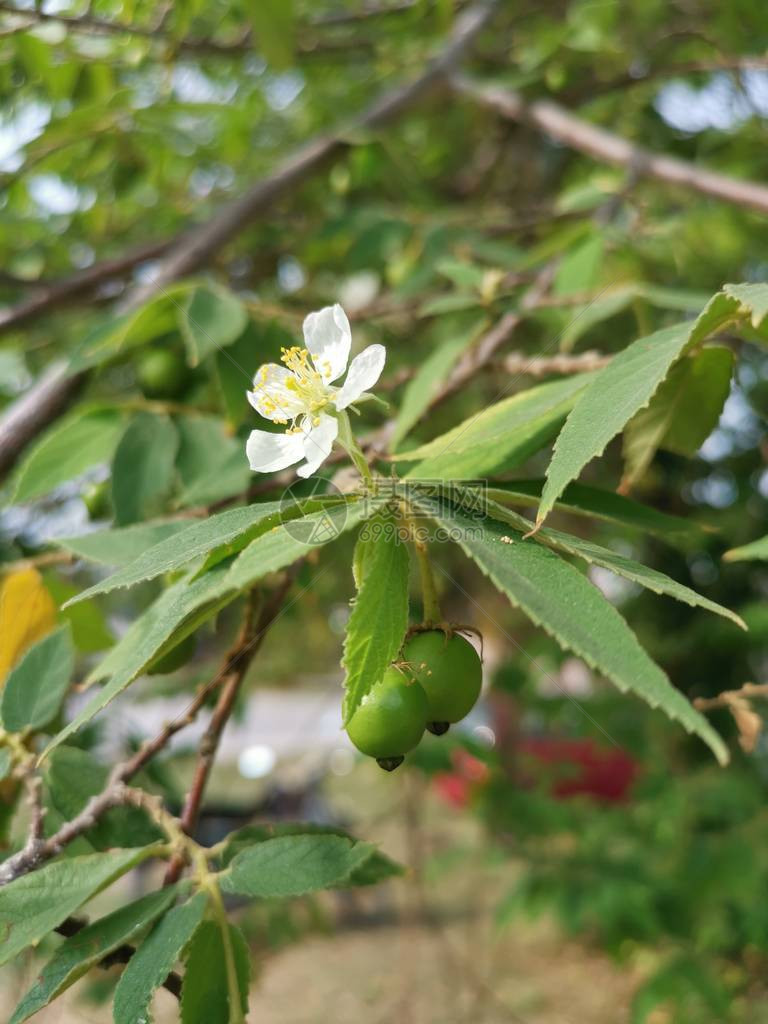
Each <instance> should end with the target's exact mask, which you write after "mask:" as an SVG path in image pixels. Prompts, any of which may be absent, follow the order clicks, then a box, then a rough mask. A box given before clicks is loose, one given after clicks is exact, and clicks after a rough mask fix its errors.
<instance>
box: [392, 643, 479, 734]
mask: <svg viewBox="0 0 768 1024" xmlns="http://www.w3.org/2000/svg"><path fill="white" fill-rule="evenodd" d="M403 658H404V659H405V661H406V662H407V664H408V667H409V669H410V671H411V672H412V673H413V675H414V677H415V678H416V680H417V682H419V683H420V684H421V687H422V689H423V690H424V693H426V695H427V701H428V703H429V716H428V725H427V728H428V729H429V731H430V732H433V733H435V735H437V736H441V735H442V734H443V733H444V732H446V731H447V728H448V725H449V724H451V723H453V722H459V721H461V719H462V718H464V716H465V715H467V714H469V712H470V711H471V710H472V708H473V707H474V706H475V702H476V701H477V698H478V697H479V696H480V688H481V686H482V683H483V667H482V663H481V661H480V657H479V655H478V653H477V651H476V650H475V648H474V647H473V646H472V644H471V643H470V642H469V641H468V640H466V639H465V638H464V637H463V636H461V634H459V633H447V632H444V631H443V630H442V629H430V630H426V631H424V632H422V633H414V635H413V636H412V637H411V638H410V639H409V640H408V641H407V643H406V644H405V647H404V648H403Z"/></svg>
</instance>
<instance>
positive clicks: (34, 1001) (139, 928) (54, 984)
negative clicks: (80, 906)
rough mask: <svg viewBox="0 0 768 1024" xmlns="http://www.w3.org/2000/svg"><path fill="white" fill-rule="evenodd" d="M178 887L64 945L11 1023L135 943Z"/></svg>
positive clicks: (129, 907)
mask: <svg viewBox="0 0 768 1024" xmlns="http://www.w3.org/2000/svg"><path fill="white" fill-rule="evenodd" d="M175 896H176V888H175V886H169V887H168V888H166V889H161V890H160V891H159V892H153V893H149V895H147V896H143V897H142V898H141V899H138V900H135V901H134V902H133V903H128V904H126V905H125V906H123V907H120V908H119V909H118V910H115V911H113V912H112V913H111V914H107V915H106V916H105V917H102V918H99V920H98V921H94V922H93V923H92V924H89V925H87V926H86V927H85V928H83V929H82V930H81V931H79V932H77V934H76V935H73V936H71V937H70V938H68V939H67V940H66V941H65V942H63V943H62V944H61V945H60V946H59V948H58V949H57V950H56V952H55V953H54V954H53V956H52V957H51V959H50V960H49V961H48V963H47V964H46V965H45V967H43V969H42V971H41V972H40V974H39V975H38V977H37V980H36V981H35V984H34V985H33V986H32V988H31V989H30V990H29V992H27V994H26V995H25V996H24V998H23V999H22V1000H21V1002H20V1003H19V1005H18V1006H17V1007H16V1010H15V1012H14V1014H13V1017H12V1018H11V1020H10V1022H9V1024H23V1021H25V1020H28V1019H29V1018H30V1017H31V1016H33V1015H34V1014H35V1013H37V1012H38V1011H39V1010H42V1009H43V1007H45V1006H47V1005H48V1004H49V1003H50V1002H51V1001H52V1000H54V999H56V997H57V996H60V995H61V993H62V992H64V991H66V989H68V988H69V987H70V985H74V983H75V982H76V981H77V980H78V979H79V978H82V976H83V975H84V974H85V973H86V972H87V971H88V970H89V969H90V968H91V967H93V966H95V965H96V964H98V963H99V961H100V960H102V959H103V958H104V957H105V956H107V955H108V954H109V953H111V952H113V950H115V949H117V948H118V947H119V946H122V945H123V943H126V942H133V941H135V939H136V938H137V937H139V936H140V935H141V934H142V933H143V931H144V930H145V929H146V928H148V927H149V925H151V924H152V923H153V922H154V921H156V920H157V919H158V917H160V915H161V914H163V913H164V912H165V911H166V910H167V909H168V907H169V906H170V905H171V903H173V901H174V899H175Z"/></svg>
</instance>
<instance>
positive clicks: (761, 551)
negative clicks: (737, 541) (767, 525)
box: [723, 536, 768, 562]
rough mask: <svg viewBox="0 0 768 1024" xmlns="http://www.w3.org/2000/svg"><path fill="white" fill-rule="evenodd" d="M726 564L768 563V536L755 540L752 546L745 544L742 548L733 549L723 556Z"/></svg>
mask: <svg viewBox="0 0 768 1024" xmlns="http://www.w3.org/2000/svg"><path fill="white" fill-rule="evenodd" d="M723 558H724V560H725V561H726V562H748V561H750V560H755V561H762V562H766V561H768V536H765V537H760V539H759V540H753V541H752V542H751V543H750V544H744V545H742V546H741V547H740V548H731V550H730V551H726V552H725V554H724V555H723Z"/></svg>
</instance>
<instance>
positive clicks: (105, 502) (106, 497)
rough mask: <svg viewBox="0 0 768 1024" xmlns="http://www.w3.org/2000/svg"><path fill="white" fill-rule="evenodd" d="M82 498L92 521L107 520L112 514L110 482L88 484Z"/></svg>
mask: <svg viewBox="0 0 768 1024" xmlns="http://www.w3.org/2000/svg"><path fill="white" fill-rule="evenodd" d="M81 497H82V499H83V503H84V504H85V507H86V509H87V510H88V516H89V518H90V519H106V518H107V517H108V516H110V515H111V514H112V504H111V501H110V484H109V481H108V480H102V481H101V483H98V484H88V486H87V487H86V488H85V490H84V491H83V493H82V495H81Z"/></svg>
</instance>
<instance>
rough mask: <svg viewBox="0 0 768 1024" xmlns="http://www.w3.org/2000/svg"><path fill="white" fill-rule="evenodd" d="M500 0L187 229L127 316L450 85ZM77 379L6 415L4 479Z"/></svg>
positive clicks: (485, 2)
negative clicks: (364, 135) (405, 79)
mask: <svg viewBox="0 0 768 1024" xmlns="http://www.w3.org/2000/svg"><path fill="white" fill-rule="evenodd" d="M497 2H498V0H479V2H478V3H475V4H473V5H472V6H471V7H469V8H468V9H467V10H466V11H464V12H463V13H462V14H461V15H460V16H459V17H458V18H457V19H456V21H455V24H454V29H453V32H452V34H451V36H450V38H449V40H448V42H447V43H446V45H445V47H444V48H443V49H442V51H441V52H440V53H439V54H438V55H437V56H436V57H435V58H434V59H433V60H432V61H431V62H430V63H429V64H428V66H427V68H426V69H425V71H424V72H423V73H422V74H421V76H419V77H418V78H416V79H415V80H413V81H412V82H409V83H407V84H405V85H401V86H399V87H397V88H395V89H392V90H390V91H388V92H385V93H383V94H382V95H381V96H380V97H379V98H378V99H376V100H374V102H373V103H372V104H371V106H370V107H369V108H368V109H367V110H366V111H365V112H364V113H362V114H361V115H359V116H358V117H357V119H356V120H354V121H353V122H352V123H351V124H349V125H344V126H340V127H339V128H338V129H337V130H336V132H334V133H332V134H330V135H326V136H319V137H318V138H315V139H313V140H311V141H310V142H308V143H307V144H306V145H305V146H303V147H302V148H301V149H300V150H299V151H298V152H296V153H294V154H293V155H292V156H289V157H288V158H287V159H286V160H285V161H284V162H283V163H282V164H281V166H280V167H279V168H278V169H277V170H276V171H275V172H274V173H273V174H271V175H269V176H267V177H266V178H263V179H261V180H260V181H258V182H257V183H256V184H255V185H253V186H252V187H251V188H250V189H248V190H247V191H246V192H245V193H243V195H241V196H240V197H238V198H237V199H234V200H232V201H231V202H230V203H228V204H227V205H225V206H224V207H223V208H222V209H221V210H220V211H219V212H218V213H216V214H214V215H213V217H211V219H210V220H208V221H206V222H204V223H203V224H200V225H199V226H198V227H196V228H192V229H191V230H190V231H188V232H185V233H184V234H183V235H181V236H179V237H178V238H177V239H175V240H174V241H173V242H172V243H171V244H170V245H169V248H168V251H167V254H166V256H165V259H164V260H163V262H162V263H161V265H160V267H159V269H158V271H157V274H156V275H155V277H154V279H153V280H152V281H149V282H147V283H146V284H144V285H140V286H137V287H136V288H135V289H133V290H132V291H131V292H130V293H129V295H128V296H127V297H126V299H125V301H124V302H122V303H121V305H120V310H121V311H122V312H125V311H129V310H133V309H136V308H138V307H139V306H141V305H143V304H144V303H145V302H147V301H148V300H149V299H151V298H153V297H154V296H155V295H157V294H158V293H162V291H163V288H164V287H165V286H166V285H168V284H169V283H170V282H172V281H175V280H177V279H178V278H180V277H182V276H184V275H185V274H188V273H190V272H191V271H193V270H197V269H198V268H199V267H200V266H202V265H203V264H204V263H205V262H206V261H207V260H208V259H209V258H210V257H211V256H213V254H214V253H216V252H217V251H218V250H219V249H220V248H221V247H222V246H224V245H225V244H226V243H227V242H229V241H231V240H232V239H233V238H235V237H236V236H237V235H238V234H240V232H242V231H243V230H244V229H245V228H247V227H248V225H249V224H251V223H252V221H253V220H255V218H256V217H258V216H259V215H260V214H262V213H265V212H267V211H272V209H273V206H274V204H275V202H276V201H277V200H278V199H279V198H281V197H282V196H283V195H285V194H286V193H288V192H290V191H291V190H293V189H296V188H298V187H299V186H300V185H301V184H302V183H303V182H304V181H306V180H307V178H309V177H310V176H311V175H312V174H314V173H315V172H316V171H318V170H320V169H322V168H323V167H325V166H326V165H327V163H328V162H329V161H330V160H331V159H333V158H334V157H336V156H337V155H338V154H339V153H341V152H342V151H344V150H345V149H346V148H347V147H348V146H350V145H351V144H352V143H351V141H350V140H351V138H352V137H353V135H354V134H355V133H357V132H360V131H364V130H371V129H375V128H379V127H381V126H382V125H384V124H386V123H387V122H389V121H391V120H393V119H394V118H396V117H398V116H399V115H400V114H402V113H404V112H405V111H406V110H408V109H409V108H410V107H412V106H413V105H414V104H416V103H417V102H419V101H420V100H421V99H423V98H424V97H425V96H426V95H428V94H429V93H431V92H432V91H434V89H435V88H437V87H438V86H439V85H441V84H444V83H445V82H446V81H447V77H448V75H450V74H451V73H452V72H454V71H455V69H456V66H457V65H458V63H459V60H460V59H461V57H462V55H463V53H464V52H465V50H466V49H467V48H468V47H469V45H470V43H471V42H472V40H473V39H474V38H475V36H476V35H477V34H478V32H480V30H481V29H482V28H483V26H484V25H485V24H486V23H487V21H488V20H489V18H490V16H491V14H492V13H493V11H494V10H495V8H496V5H497ZM83 380H84V377H83V375H82V374H78V375H77V376H75V377H68V376H67V375H66V373H63V372H60V373H59V378H58V380H57V382H56V383H53V382H52V381H48V382H47V383H46V385H45V386H43V384H42V382H40V383H38V384H36V385H35V386H33V387H32V389H31V390H30V391H29V392H28V393H27V395H26V396H25V397H24V399H21V400H17V402H15V403H14V404H13V405H11V407H10V408H9V409H8V410H7V411H6V412H5V414H4V415H3V417H2V418H0V453H1V454H0V475H2V474H3V473H5V472H7V471H8V470H9V469H10V468H11V467H12V466H13V465H14V464H15V462H16V460H17V459H18V457H19V455H20V454H21V452H22V451H23V449H24V448H25V447H26V445H27V444H29V442H30V441H31V440H32V439H33V438H34V437H36V436H37V435H38V434H39V433H40V432H41V431H42V430H44V429H45V427H46V426H47V425H48V424H49V423H50V422H52V420H54V419H55V418H56V416H58V415H59V413H60V412H61V411H62V410H63V409H64V408H66V407H67V405H68V404H69V402H70V401H71V400H72V398H73V397H74V394H75V393H76V392H77V390H78V389H79V387H80V385H81V384H82V382H83Z"/></svg>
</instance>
